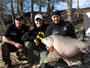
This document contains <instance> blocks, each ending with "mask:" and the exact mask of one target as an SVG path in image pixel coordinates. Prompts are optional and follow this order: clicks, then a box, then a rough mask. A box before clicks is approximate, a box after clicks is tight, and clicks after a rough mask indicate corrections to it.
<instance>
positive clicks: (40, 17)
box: [35, 14, 43, 20]
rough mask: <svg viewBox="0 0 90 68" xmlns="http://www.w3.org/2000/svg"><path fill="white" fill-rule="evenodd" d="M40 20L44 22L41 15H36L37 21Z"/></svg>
mask: <svg viewBox="0 0 90 68" xmlns="http://www.w3.org/2000/svg"><path fill="white" fill-rule="evenodd" d="M38 18H39V19H41V20H43V17H42V15H41V14H37V15H35V20H37V19H38Z"/></svg>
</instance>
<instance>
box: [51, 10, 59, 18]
mask: <svg viewBox="0 0 90 68" xmlns="http://www.w3.org/2000/svg"><path fill="white" fill-rule="evenodd" d="M53 15H59V16H60V12H59V11H58V10H56V9H54V10H52V12H51V13H50V17H52V16H53Z"/></svg>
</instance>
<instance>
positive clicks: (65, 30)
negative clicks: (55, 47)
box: [45, 20, 77, 38]
mask: <svg viewBox="0 0 90 68" xmlns="http://www.w3.org/2000/svg"><path fill="white" fill-rule="evenodd" d="M45 33H46V36H49V35H51V34H58V35H63V36H70V37H72V38H77V37H76V34H75V30H74V27H73V25H72V24H71V23H70V22H69V21H67V22H65V21H64V20H61V21H60V22H59V23H58V24H54V23H52V24H51V25H49V26H48V27H47V30H46V32H45Z"/></svg>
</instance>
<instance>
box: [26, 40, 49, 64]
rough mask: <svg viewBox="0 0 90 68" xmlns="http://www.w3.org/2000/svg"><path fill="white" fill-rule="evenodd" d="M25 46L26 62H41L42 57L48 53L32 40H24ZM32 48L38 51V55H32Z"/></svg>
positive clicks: (42, 60)
mask: <svg viewBox="0 0 90 68" xmlns="http://www.w3.org/2000/svg"><path fill="white" fill-rule="evenodd" d="M42 46H43V45H42ZM25 47H26V52H27V58H28V59H27V60H28V63H35V62H39V64H42V63H43V62H44V59H45V57H46V56H47V54H48V51H47V50H45V49H42V48H40V47H39V46H36V45H35V43H34V42H32V41H26V42H25ZM34 50H36V51H38V52H39V54H38V56H35V55H34V53H33V51H34ZM36 58H37V59H36Z"/></svg>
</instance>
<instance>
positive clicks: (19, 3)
mask: <svg viewBox="0 0 90 68" xmlns="http://www.w3.org/2000/svg"><path fill="white" fill-rule="evenodd" d="M17 6H18V7H17V13H18V14H21V15H23V16H24V14H23V0H17Z"/></svg>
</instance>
